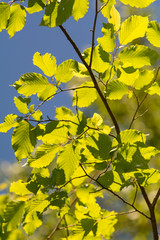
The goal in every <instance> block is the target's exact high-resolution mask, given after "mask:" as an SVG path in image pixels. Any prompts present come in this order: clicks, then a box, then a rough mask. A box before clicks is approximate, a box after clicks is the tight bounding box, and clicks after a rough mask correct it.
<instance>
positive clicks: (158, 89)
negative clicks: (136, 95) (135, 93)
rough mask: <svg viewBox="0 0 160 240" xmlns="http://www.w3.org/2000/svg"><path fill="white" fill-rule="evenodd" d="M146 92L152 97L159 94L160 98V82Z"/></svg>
mask: <svg viewBox="0 0 160 240" xmlns="http://www.w3.org/2000/svg"><path fill="white" fill-rule="evenodd" d="M146 92H147V93H149V94H150V95H154V94H157V95H158V96H160V80H158V81H156V82H154V83H153V84H152V85H151V87H150V88H148V89H147V90H146Z"/></svg>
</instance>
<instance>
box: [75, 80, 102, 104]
mask: <svg viewBox="0 0 160 240" xmlns="http://www.w3.org/2000/svg"><path fill="white" fill-rule="evenodd" d="M80 87H81V88H79V89H77V90H76V91H75V92H74V94H73V106H75V105H77V106H78V107H88V106H89V105H91V103H93V102H94V101H95V100H96V99H97V91H96V89H95V88H94V85H93V83H92V82H85V83H83V84H82V85H81V86H80Z"/></svg>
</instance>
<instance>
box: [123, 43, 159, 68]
mask: <svg viewBox="0 0 160 240" xmlns="http://www.w3.org/2000/svg"><path fill="white" fill-rule="evenodd" d="M118 57H119V59H120V60H121V61H122V62H123V67H129V66H132V67H134V68H141V67H143V66H151V65H153V64H154V63H155V62H156V61H157V59H158V58H159V54H158V53H157V52H156V51H154V50H152V49H150V48H148V47H146V46H143V45H131V46H130V47H129V48H124V49H123V50H122V51H121V52H120V53H119V55H118Z"/></svg>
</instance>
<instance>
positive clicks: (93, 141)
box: [86, 134, 112, 160]
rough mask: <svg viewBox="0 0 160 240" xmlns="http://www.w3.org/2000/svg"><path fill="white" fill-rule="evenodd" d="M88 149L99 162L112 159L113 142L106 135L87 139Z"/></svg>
mask: <svg viewBox="0 0 160 240" xmlns="http://www.w3.org/2000/svg"><path fill="white" fill-rule="evenodd" d="M86 144H87V148H88V150H89V151H90V152H91V154H92V155H93V156H94V158H95V159H98V160H107V159H109V158H110V151H111V146H112V143H111V140H110V138H109V137H108V136H107V135H105V134H98V135H97V136H96V137H94V136H92V137H88V138H87V143H86Z"/></svg>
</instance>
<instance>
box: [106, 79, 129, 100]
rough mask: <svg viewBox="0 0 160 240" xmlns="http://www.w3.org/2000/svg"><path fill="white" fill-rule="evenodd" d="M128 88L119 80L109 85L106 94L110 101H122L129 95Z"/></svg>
mask: <svg viewBox="0 0 160 240" xmlns="http://www.w3.org/2000/svg"><path fill="white" fill-rule="evenodd" d="M128 93H129V90H128V86H127V85H126V84H124V83H122V82H120V81H118V80H112V81H111V82H109V83H108V85H107V88H106V91H105V94H106V96H107V98H108V99H110V100H116V99H121V98H122V97H123V96H124V95H125V94H128Z"/></svg>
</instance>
